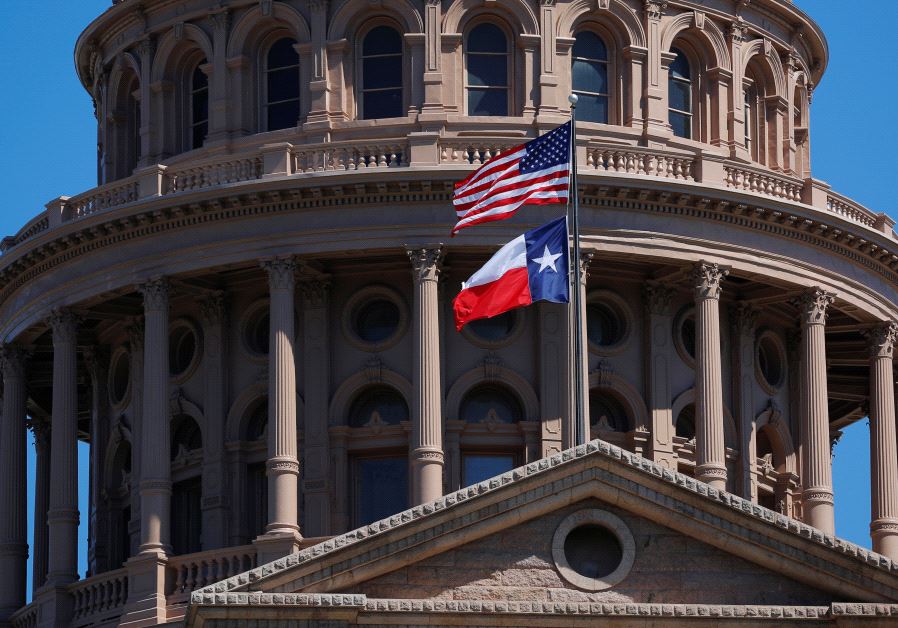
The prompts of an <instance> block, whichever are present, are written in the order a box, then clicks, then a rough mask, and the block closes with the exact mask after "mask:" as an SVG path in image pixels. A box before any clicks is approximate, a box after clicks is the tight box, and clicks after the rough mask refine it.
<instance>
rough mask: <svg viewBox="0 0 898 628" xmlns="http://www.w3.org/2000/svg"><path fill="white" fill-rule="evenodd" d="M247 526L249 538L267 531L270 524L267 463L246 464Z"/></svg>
mask: <svg viewBox="0 0 898 628" xmlns="http://www.w3.org/2000/svg"><path fill="white" fill-rule="evenodd" d="M245 499H246V504H245V505H246V527H247V535H248V537H249V540H252V539H254V538H256V537H258V536H260V535H261V534H264V533H265V527H266V526H267V525H268V476H267V474H266V472H265V463H264V462H257V463H254V464H250V465H247V466H246V496H245Z"/></svg>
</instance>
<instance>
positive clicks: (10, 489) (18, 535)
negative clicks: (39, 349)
mask: <svg viewBox="0 0 898 628" xmlns="http://www.w3.org/2000/svg"><path fill="white" fill-rule="evenodd" d="M0 368H2V371H3V415H2V417H0V472H2V477H0V574H3V577H2V578H0V621H7V620H8V619H9V617H10V616H11V615H12V614H13V613H14V612H15V611H17V610H18V609H19V608H21V607H22V606H25V562H26V560H27V559H28V541H27V538H28V532H27V530H26V526H27V514H28V513H27V503H26V499H25V491H26V487H27V485H28V484H27V479H26V473H27V472H26V467H25V450H26V431H25V401H26V399H27V397H26V392H25V355H24V353H23V352H22V351H21V350H19V349H17V348H15V347H12V346H10V345H6V346H4V347H3V348H2V350H0Z"/></svg>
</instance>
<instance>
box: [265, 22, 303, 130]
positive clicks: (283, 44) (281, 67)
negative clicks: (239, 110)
mask: <svg viewBox="0 0 898 628" xmlns="http://www.w3.org/2000/svg"><path fill="white" fill-rule="evenodd" d="M295 45H296V41H294V40H293V39H289V38H285V39H279V40H277V41H276V42H274V44H272V46H271V48H269V49H268V55H267V56H266V59H265V130H267V131H276V130H277V129H288V128H290V127H294V126H296V124H297V122H298V121H299V53H298V52H296V48H295Z"/></svg>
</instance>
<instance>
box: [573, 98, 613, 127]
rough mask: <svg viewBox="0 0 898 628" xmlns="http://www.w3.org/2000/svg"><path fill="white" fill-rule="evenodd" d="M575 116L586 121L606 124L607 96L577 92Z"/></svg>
mask: <svg viewBox="0 0 898 628" xmlns="http://www.w3.org/2000/svg"><path fill="white" fill-rule="evenodd" d="M578 96H579V97H580V100H579V102H577V118H578V119H580V120H585V121H587V122H601V123H603V124H608V96H592V95H589V94H578Z"/></svg>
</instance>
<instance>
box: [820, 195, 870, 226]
mask: <svg viewBox="0 0 898 628" xmlns="http://www.w3.org/2000/svg"><path fill="white" fill-rule="evenodd" d="M826 209H827V211H829V212H832V213H833V214H838V215H839V216H842V217H843V218H845V219H847V220H851V221H853V222H859V223H861V224H862V225H867V226H868V227H874V228H875V227H878V225H877V222H878V221H879V220H880V214H877V213H876V212H873V211H870V210H869V209H867V208H866V207H864V206H863V205H861V204H860V203H856V202H854V201H852V200H851V199H850V198H846V197H844V196H842V195H841V194H836V193H835V192H830V193H828V194H827V195H826Z"/></svg>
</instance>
